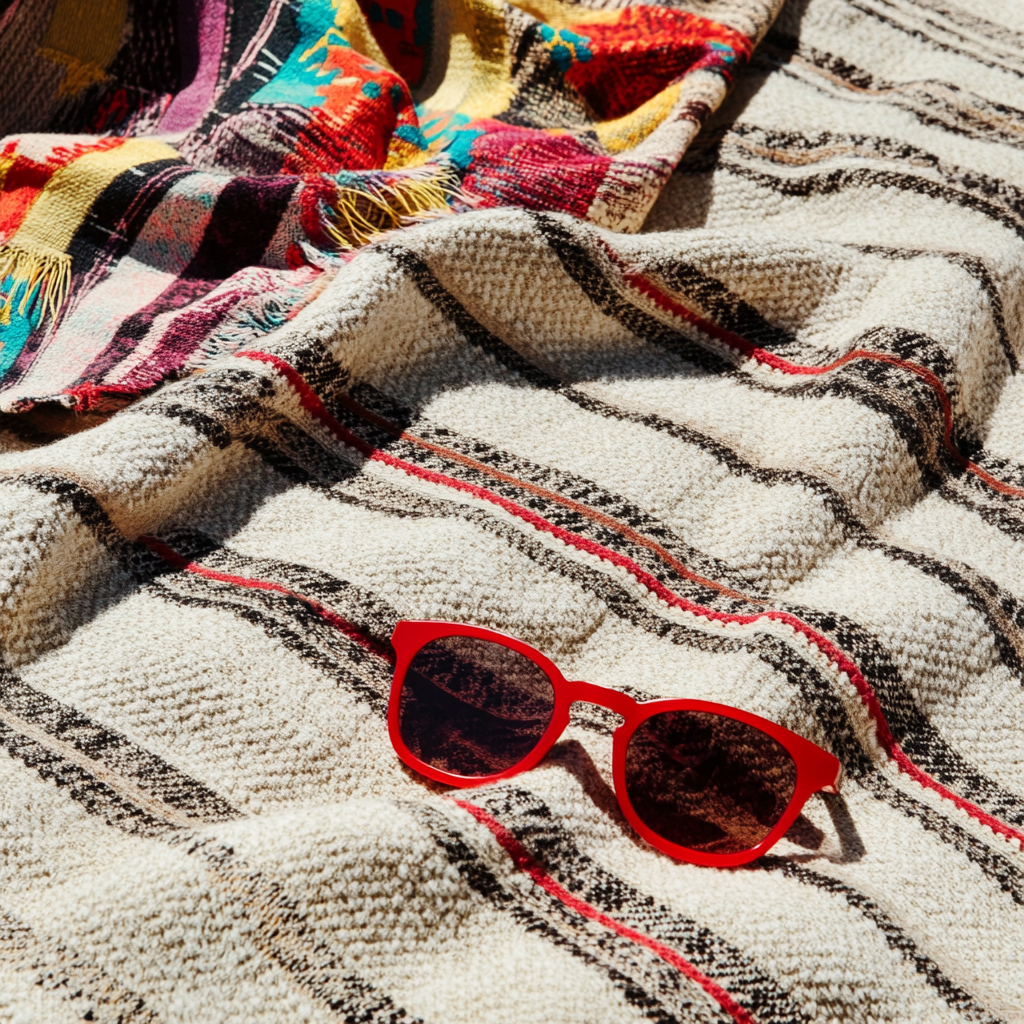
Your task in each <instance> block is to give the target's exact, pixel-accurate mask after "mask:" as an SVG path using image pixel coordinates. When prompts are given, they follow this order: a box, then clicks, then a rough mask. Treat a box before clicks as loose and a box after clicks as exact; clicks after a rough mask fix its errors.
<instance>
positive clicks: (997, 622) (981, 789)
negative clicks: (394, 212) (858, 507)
mask: <svg viewBox="0 0 1024 1024" xmlns="http://www.w3.org/2000/svg"><path fill="white" fill-rule="evenodd" d="M537 219H538V220H544V221H545V222H548V221H550V220H551V219H550V218H537ZM553 223H556V224H557V223H558V222H553ZM561 241H562V242H565V238H564V237H563V238H562V239H561ZM570 241H573V240H572V239H570ZM560 255H567V252H566V251H565V250H564V248H563V252H562V253H560ZM586 259H587V256H586V254H585V253H580V252H579V251H578V252H577V254H576V258H575V259H574V260H572V262H573V263H574V265H577V266H578V265H582V264H583V263H584V262H585V261H586ZM565 262H566V261H565V260H563V263H565ZM595 269H596V268H595ZM415 275H416V281H417V284H418V285H419V286H420V288H421V290H422V291H423V294H424V295H426V296H428V297H429V298H431V301H434V302H439V303H441V304H442V305H441V306H440V307H439V308H441V309H442V311H443V312H444V313H445V314H446V315H454V316H456V317H457V320H456V323H457V325H458V327H459V329H460V331H462V333H463V334H464V335H465V336H466V337H467V338H468V339H469V340H470V341H471V343H477V342H478V339H484V340H485V341H486V344H487V351H488V352H489V353H490V354H491V355H492V356H494V357H495V358H497V359H499V360H502V359H503V356H505V354H506V353H508V352H510V351H511V350H510V349H509V348H508V346H506V345H505V344H504V342H502V341H501V340H500V339H498V338H496V337H494V336H493V335H490V333H489V332H487V331H486V330H485V329H484V328H483V327H482V326H481V325H479V324H478V323H477V322H476V321H475V320H474V319H473V318H472V317H471V316H470V314H469V313H468V312H467V311H466V310H465V309H464V308H463V307H462V306H461V305H460V304H459V303H458V302H457V301H456V300H455V299H454V297H453V296H451V295H450V294H449V293H448V292H446V291H444V289H443V288H442V287H441V285H440V284H439V283H438V282H437V280H436V278H434V277H433V275H432V272H431V271H430V269H429V267H427V266H426V265H425V264H422V263H421V264H419V265H416V267H415ZM903 343H905V339H904V340H903ZM893 347H896V346H893ZM515 359H516V360H517V365H518V364H520V363H522V362H523V360H522V357H519V356H518V355H517V354H515ZM944 369H945V371H946V373H945V375H946V376H947V377H948V376H949V375H950V373H949V368H948V367H944ZM545 377H546V375H545ZM543 386H546V387H552V385H551V384H550V378H547V379H545V381H544V384H543ZM556 389H557V390H558V391H559V393H560V394H562V395H564V396H566V397H569V398H571V399H577V401H578V404H580V405H582V406H583V407H585V408H589V409H591V410H593V411H600V412H602V413H605V414H607V413H608V411H609V409H608V407H607V405H605V404H604V403H598V402H596V401H592V400H581V399H582V396H579V393H578V392H576V391H575V389H569V388H564V387H558V386H556ZM929 393H930V389H929ZM641 421H642V422H645V423H647V424H648V425H651V424H653V423H654V422H655V418H653V417H643V418H641ZM923 433H924V436H927V433H925V432H923ZM691 439H692V440H697V438H696V437H695V436H694V432H690V437H688V438H687V440H691ZM480 447H482V448H484V449H485V446H480ZM719 447H720V448H723V447H724V446H719ZM474 450H475V449H474ZM402 454H403V455H405V456H406V457H407V458H411V459H412V461H419V462H424V461H427V462H428V463H429V459H427V460H424V458H423V456H422V455H421V454H419V453H416V452H415V451H414V450H413V449H412V448H411V447H407V448H406V449H404V450H403V452H402ZM467 454H471V452H467ZM481 461H483V460H481ZM731 461H732V462H733V464H735V463H736V462H738V461H739V460H737V459H736V457H735V456H733V459H732V460H731ZM439 468H442V469H443V470H444V471H445V472H447V473H450V474H451V475H455V476H466V475H467V474H466V472H465V471H464V470H463V469H462V468H461V467H459V468H454V467H452V466H451V465H448V464H443V465H441V464H439ZM761 478H762V479H766V478H767V479H771V480H772V481H773V482H777V481H780V480H781V479H783V478H782V477H781V475H772V474H771V473H765V472H762V474H761ZM790 479H791V478H790ZM798 479H801V480H803V479H810V478H808V477H807V476H806V474H800V475H799V476H798ZM479 482H481V483H483V482H485V481H482V480H481V481H479ZM786 482H789V479H787V480H786ZM586 483H587V485H588V486H590V487H593V485H590V484H589V482H586ZM486 485H487V486H488V487H489V488H490V489H492V490H499V491H500V490H501V489H502V488H501V485H500V484H497V483H496V482H495V481H486ZM816 490H818V491H819V493H822V492H823V491H825V489H824V488H822V487H819V488H816ZM832 494H833V497H834V500H833V502H832V506H833V514H836V515H837V518H839V519H840V521H841V522H842V521H844V520H845V522H846V524H847V526H848V527H849V528H855V527H859V529H858V530H856V532H857V533H859V534H860V537H859V538H858V539H860V540H862V541H867V545H866V546H870V547H874V548H876V549H879V548H880V549H884V550H885V551H886V553H887V554H890V553H891V554H895V555H896V556H897V557H900V558H901V559H902V560H904V561H907V562H908V563H910V564H913V565H915V566H917V567H918V568H920V569H922V570H923V571H925V572H927V573H928V574H929V575H931V576H933V577H934V578H937V579H939V580H941V581H942V582H943V583H945V584H946V585H948V586H951V587H952V588H953V589H954V590H956V592H957V593H959V594H961V596H964V597H965V598H966V599H967V600H968V601H969V602H970V603H971V605H972V606H973V607H974V608H975V609H976V610H978V611H979V612H980V613H981V615H982V616H983V617H984V618H985V620H986V621H987V623H988V625H989V628H990V629H991V630H992V632H993V635H994V636H995V638H996V642H997V645H998V646H999V647H1000V650H1001V652H1002V653H1004V654H1005V655H1006V658H1007V663H1008V664H1009V665H1010V666H1011V667H1013V666H1016V667H1017V668H1018V671H1019V667H1020V666H1021V655H1020V650H1019V648H1020V646H1021V645H1022V644H1024V638H1022V636H1021V633H1020V630H1019V629H1018V628H1017V627H1016V625H1015V623H1013V622H1012V620H1009V619H1008V617H1007V614H1006V607H1007V605H1006V604H1004V603H1003V600H999V599H997V600H993V598H994V597H995V596H996V595H999V596H1000V597H1001V598H1007V597H1009V595H1006V594H1005V593H1003V592H1001V591H1000V589H999V588H998V587H996V585H995V584H994V583H993V582H992V581H988V580H983V579H979V580H978V581H977V582H976V584H975V585H974V586H972V585H970V584H969V583H968V582H967V580H966V578H965V576H964V574H963V573H962V572H961V573H957V572H956V571H955V570H954V569H952V568H951V567H949V566H946V565H944V564H943V563H941V562H938V561H937V560H935V559H929V558H927V557H926V556H923V555H919V554H916V553H914V552H902V551H898V550H897V549H895V548H894V547H893V546H891V545H882V544H881V543H880V542H879V541H878V540H877V539H876V538H873V537H871V536H870V535H869V534H868V531H867V530H866V529H865V528H864V527H863V526H862V525H861V524H859V523H857V522H856V521H855V520H854V518H853V516H852V515H851V514H850V513H849V510H848V509H847V508H846V506H845V503H844V502H843V501H842V499H841V498H840V497H839V496H838V495H834V492H832ZM514 496H515V497H517V498H519V497H520V496H519V495H514ZM539 501H540V499H537V498H533V497H531V500H530V501H528V502H527V504H528V505H531V506H534V505H535V503H536V502H539ZM546 511H552V510H551V509H546ZM553 512H554V518H555V519H556V520H562V519H565V518H566V513H565V512H564V510H561V509H554V510H553ZM567 525H568V524H567ZM595 539H598V540H599V541H600V542H601V543H606V542H607V543H609V545H610V546H612V547H616V546H618V545H619V544H620V539H619V538H615V537H613V536H611V535H609V536H607V537H604V536H598V537H596V538H595ZM632 553H634V552H631V554H632ZM639 560H640V561H641V562H643V561H645V560H646V561H649V558H648V556H647V554H646V552H645V553H641V554H640V558H639ZM655 575H659V576H662V577H664V571H660V572H656V573H655ZM709 575H711V574H710V573H709ZM711 603H714V601H712V602H711ZM1017 604H1018V602H1016V601H1015V600H1014V599H1012V598H1011V605H1010V607H1013V606H1015V605H1017ZM794 611H796V613H797V614H800V615H802V614H804V613H805V610H804V609H794ZM816 618H818V619H821V620H822V621H823V622H824V621H825V619H826V617H823V616H820V615H818V616H816ZM827 618H828V619H831V623H832V624H831V628H832V629H833V630H834V629H835V625H836V623H837V622H838V619H837V618H836V617H835V616H829V617H827ZM825 624H826V625H829V623H827V622H825ZM842 625H843V627H844V628H843V629H842V634H843V635H842V636H841V637H837V639H840V640H841V643H842V646H843V647H844V649H846V650H848V651H849V652H850V653H851V654H853V655H854V657H857V656H858V654H859V655H860V656H861V657H870V659H871V660H872V661H873V662H874V663H876V664H878V662H879V654H880V651H881V644H880V643H878V641H877V639H876V638H873V637H870V635H869V634H868V633H867V631H865V630H863V629H860V628H859V627H857V626H856V625H855V624H853V623H851V622H844V623H843V624H842ZM1011 634H1012V636H1011ZM1014 641H1016V645H1015V643H1014ZM851 648H852V649H851ZM885 661H887V662H888V665H887V666H886V671H885V672H884V674H883V673H880V674H879V676H878V677H876V678H875V679H873V680H872V682H873V683H875V684H876V685H877V684H880V685H877V689H878V692H879V696H880V698H881V700H882V703H883V706H884V708H885V711H886V714H887V716H888V715H890V714H892V715H893V719H894V721H893V722H891V724H892V725H893V726H894V728H895V730H896V733H897V738H902V739H907V738H910V746H911V748H912V749H913V750H914V752H915V754H916V755H917V756H918V757H920V758H921V760H922V762H923V763H922V767H924V768H925V770H926V771H928V772H929V773H930V774H933V775H934V776H935V777H936V778H938V779H939V781H941V782H943V783H945V784H947V785H950V786H951V787H953V788H954V789H956V790H957V791H959V792H963V793H964V794H965V795H966V796H968V799H971V800H972V802H976V803H979V804H980V805H981V806H983V807H984V808H985V809H987V810H990V811H991V812H992V813H994V814H996V815H998V816H1003V815H1006V816H1007V818H1008V819H1009V820H1010V821H1012V822H1014V823H1019V822H1021V821H1024V806H1022V803H1021V800H1020V798H1019V797H1018V796H1016V795H1015V794H1013V793H1011V792H1009V791H1007V790H1005V789H1004V788H1002V787H1000V786H999V785H997V784H996V783H995V782H993V781H992V780H990V779H988V778H986V777H985V776H984V775H983V774H982V773H981V772H979V771H978V770H977V769H976V768H975V767H973V766H972V765H970V764H969V762H967V761H966V759H965V758H963V757H962V756H960V755H959V754H957V753H956V752H955V751H953V750H952V749H951V748H950V747H949V746H948V744H946V743H945V742H944V741H943V740H942V738H941V736H940V735H939V733H938V732H937V730H935V728H934V727H933V726H932V725H931V723H930V722H929V721H928V720H927V719H926V718H925V717H924V716H923V715H922V714H921V713H920V711H919V709H918V708H917V707H916V705H915V703H914V701H913V700H912V699H911V698H910V696H909V691H908V690H907V689H906V687H904V686H902V685H901V684H900V682H899V676H898V673H897V672H896V670H895V667H894V666H893V665H892V662H891V659H888V658H886V659H885ZM862 668H863V666H862ZM869 678H870V676H869ZM908 754H909V750H908Z"/></svg>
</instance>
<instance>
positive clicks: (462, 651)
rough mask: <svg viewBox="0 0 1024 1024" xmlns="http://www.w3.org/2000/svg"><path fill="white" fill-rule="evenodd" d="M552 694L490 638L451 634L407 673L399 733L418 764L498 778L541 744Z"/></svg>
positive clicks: (533, 670)
mask: <svg viewBox="0 0 1024 1024" xmlns="http://www.w3.org/2000/svg"><path fill="white" fill-rule="evenodd" d="M554 710H555V689H554V687H553V686H552V685H551V680H550V679H548V677H547V674H546V673H545V672H544V671H543V670H542V669H541V668H540V667H539V666H538V665H535V664H534V663H533V662H532V661H531V660H530V659H529V658H527V657H524V656H523V655H522V654H519V653H518V652H516V651H513V650H510V649H509V648H508V647H503V646H502V645H501V644H497V643H494V642H493V641H490V640H479V639H477V638H475V637H467V636H446V637H442V638H441V639H439V640H431V642H430V643H428V644H427V645H426V646H424V647H422V648H420V650H419V652H418V653H417V654H416V656H415V657H414V658H413V659H412V662H411V663H410V665H409V668H408V670H407V671H406V673H405V681H404V683H403V686H402V695H401V698H400V704H399V709H398V713H399V733H400V735H401V737H402V740H403V742H404V743H405V745H406V746H407V747H408V748H409V750H410V751H411V752H412V753H413V754H414V755H415V756H416V757H418V758H419V759H420V760H421V761H423V762H425V763H426V764H429V765H431V766H432V767H434V768H438V769H440V770H441V771H446V772H452V773H453V774H455V775H470V776H472V775H479V776H486V775H495V774H497V773H498V772H503V771H504V770H505V769H506V768H511V767H512V766H513V765H514V764H518V763H519V762H520V761H522V760H523V758H525V757H526V756H527V755H528V754H529V753H530V751H532V750H533V749H534V748H535V747H536V746H537V744H538V743H539V742H540V739H541V737H542V736H543V735H544V732H545V730H546V729H547V727H548V725H550V723H551V717H552V715H553V714H554Z"/></svg>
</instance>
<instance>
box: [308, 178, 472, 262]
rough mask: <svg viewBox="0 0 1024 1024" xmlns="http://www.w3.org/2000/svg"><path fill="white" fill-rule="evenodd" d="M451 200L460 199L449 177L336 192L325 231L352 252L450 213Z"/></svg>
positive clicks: (398, 182)
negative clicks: (416, 223)
mask: <svg viewBox="0 0 1024 1024" xmlns="http://www.w3.org/2000/svg"><path fill="white" fill-rule="evenodd" d="M452 197H458V198H463V197H462V195H461V193H460V192H459V190H458V188H457V186H455V185H454V184H453V181H452V178H451V177H450V176H448V175H445V176H444V177H443V178H442V177H432V178H427V177H425V176H421V177H408V178H396V179H395V180H394V181H393V182H391V183H389V184H382V183H372V182H367V183H366V184H365V185H364V186H363V187H361V188H339V189H338V194H337V197H336V198H335V200H334V203H333V204H332V205H331V206H330V208H329V209H328V211H327V213H328V217H327V223H326V224H325V228H326V231H327V233H328V235H330V237H331V238H332V239H333V240H334V241H335V242H336V243H337V245H338V246H339V247H340V248H342V249H351V248H354V247H355V246H359V245H365V244H366V243H367V242H369V241H372V240H373V239H374V238H376V237H377V236H378V235H382V234H384V232H386V231H393V230H394V229H395V228H400V227H402V226H403V225H405V224H409V223H411V222H413V221H417V220H423V219H425V218H428V217H438V216H444V215H445V214H448V213H451V207H450V206H449V205H448V200H449V198H452ZM465 198H467V201H468V197H465Z"/></svg>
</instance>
